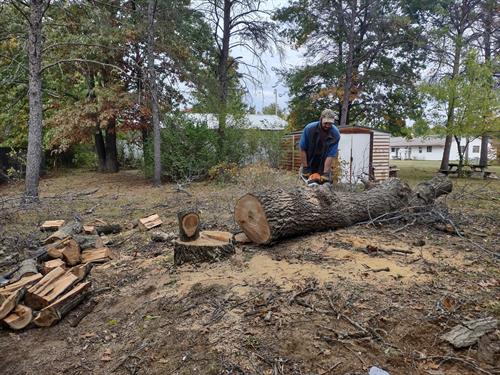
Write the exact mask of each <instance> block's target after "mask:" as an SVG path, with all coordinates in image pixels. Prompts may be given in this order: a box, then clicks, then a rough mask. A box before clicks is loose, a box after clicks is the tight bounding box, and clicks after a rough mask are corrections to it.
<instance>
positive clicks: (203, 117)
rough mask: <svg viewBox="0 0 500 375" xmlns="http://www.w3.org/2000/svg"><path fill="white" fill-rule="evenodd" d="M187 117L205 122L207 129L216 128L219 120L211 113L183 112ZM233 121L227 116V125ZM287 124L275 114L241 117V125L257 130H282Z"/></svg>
mask: <svg viewBox="0 0 500 375" xmlns="http://www.w3.org/2000/svg"><path fill="white" fill-rule="evenodd" d="M184 116H186V117H187V118H189V119H191V120H194V121H199V122H206V123H207V126H208V128H209V129H218V128H219V121H218V119H217V116H216V115H215V114H213V113H185V114H184ZM232 123H234V120H233V117H232V116H228V125H229V126H231V124H232ZM286 126H287V122H286V121H285V120H283V119H282V118H281V117H278V116H276V115H246V116H245V117H244V118H243V127H245V128H247V129H258V130H283V129H285V128H286Z"/></svg>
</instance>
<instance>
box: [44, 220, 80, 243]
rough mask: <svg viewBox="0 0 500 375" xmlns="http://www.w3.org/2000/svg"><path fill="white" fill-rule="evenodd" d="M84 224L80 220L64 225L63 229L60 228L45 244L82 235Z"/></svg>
mask: <svg viewBox="0 0 500 375" xmlns="http://www.w3.org/2000/svg"><path fill="white" fill-rule="evenodd" d="M82 228H83V226H82V223H81V222H80V221H78V220H72V221H70V222H69V223H67V224H64V225H63V226H62V227H61V228H59V229H58V230H57V231H56V232H54V233H53V234H52V235H50V236H49V237H47V238H46V239H45V240H44V241H43V244H44V245H47V244H50V243H53V242H56V241H59V240H62V239H65V238H67V237H71V236H72V235H74V234H78V233H81V231H82Z"/></svg>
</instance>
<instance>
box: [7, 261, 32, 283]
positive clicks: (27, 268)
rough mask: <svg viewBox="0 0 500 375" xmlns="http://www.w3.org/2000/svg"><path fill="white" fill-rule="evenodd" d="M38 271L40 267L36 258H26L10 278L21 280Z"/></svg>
mask: <svg viewBox="0 0 500 375" xmlns="http://www.w3.org/2000/svg"><path fill="white" fill-rule="evenodd" d="M37 273H38V268H37V266H36V260H35V259H32V258H30V259H25V260H23V261H22V262H21V264H20V266H19V268H18V269H17V271H16V272H14V273H13V274H12V277H11V278H10V280H11V281H12V282H15V281H18V280H21V278H22V277H24V276H31V275H36V274H37Z"/></svg>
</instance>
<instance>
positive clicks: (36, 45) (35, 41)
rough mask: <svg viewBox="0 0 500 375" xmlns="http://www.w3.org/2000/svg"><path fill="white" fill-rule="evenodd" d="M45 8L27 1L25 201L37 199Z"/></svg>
mask: <svg viewBox="0 0 500 375" xmlns="http://www.w3.org/2000/svg"><path fill="white" fill-rule="evenodd" d="M45 7H46V4H45V1H44V0H31V1H30V14H29V18H30V20H29V27H28V61H29V63H28V66H29V84H28V98H29V122H28V123H29V130H28V154H27V160H26V191H25V198H26V199H28V200H33V199H38V183H39V180H40V164H41V162H42V126H43V108H42V26H43V24H42V20H43V13H44V11H45Z"/></svg>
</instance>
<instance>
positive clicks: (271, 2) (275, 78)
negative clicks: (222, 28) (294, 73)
mask: <svg viewBox="0 0 500 375" xmlns="http://www.w3.org/2000/svg"><path fill="white" fill-rule="evenodd" d="M287 4H288V0H267V1H266V4H265V9H266V10H275V9H278V8H281V7H284V6H286V5H287ZM283 52H284V55H283V56H282V58H280V56H278V54H271V53H269V52H265V53H263V54H262V60H263V61H264V62H265V64H266V71H267V73H266V74H265V75H264V76H262V77H260V76H259V77H257V79H258V80H259V81H260V85H258V86H256V85H253V84H252V83H249V82H247V84H246V87H247V89H248V93H247V95H246V97H245V102H246V104H248V105H249V106H250V107H255V108H256V110H257V111H261V110H262V108H263V107H265V106H267V105H269V104H272V103H274V102H275V101H276V95H275V93H274V90H276V91H277V102H278V106H279V107H280V108H282V109H286V108H287V103H288V100H289V95H288V90H287V88H286V86H285V85H284V84H283V82H281V81H280V77H279V75H278V74H277V71H276V70H282V69H284V68H286V69H289V68H292V67H296V66H300V65H302V64H303V61H304V58H303V57H302V54H301V53H300V52H298V51H296V50H293V49H292V48H291V47H290V46H289V45H288V44H286V43H285V44H284V49H283ZM233 55H234V56H242V57H243V59H244V60H245V61H249V62H250V63H252V55H251V54H250V53H249V52H248V51H246V50H234V51H233Z"/></svg>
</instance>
